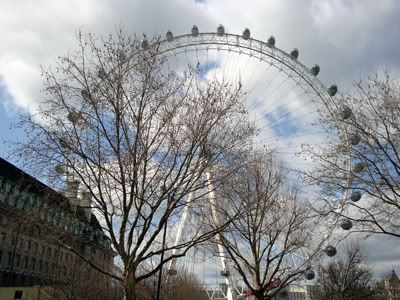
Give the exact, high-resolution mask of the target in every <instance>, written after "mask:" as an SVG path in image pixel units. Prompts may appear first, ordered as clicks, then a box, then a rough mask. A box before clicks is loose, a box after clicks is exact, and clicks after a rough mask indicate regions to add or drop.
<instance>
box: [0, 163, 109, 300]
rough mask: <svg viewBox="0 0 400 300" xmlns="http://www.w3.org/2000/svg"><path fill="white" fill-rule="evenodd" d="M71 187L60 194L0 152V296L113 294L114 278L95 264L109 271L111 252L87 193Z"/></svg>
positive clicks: (93, 296)
mask: <svg viewBox="0 0 400 300" xmlns="http://www.w3.org/2000/svg"><path fill="white" fill-rule="evenodd" d="M71 187H73V185H72V186H71V185H69V186H68V191H69V193H70V194H69V195H68V194H65V195H62V194H60V193H58V192H56V191H54V190H52V189H51V188H49V187H48V186H46V185H45V184H43V183H41V182H40V181H38V180H37V179H35V178H33V177H32V176H30V175H28V174H26V173H25V172H23V171H21V170H20V169H18V168H17V167H15V166H14V165H12V164H11V163H9V162H7V161H6V160H4V159H2V158H0V299H3V297H4V299H7V300H8V299H30V297H27V295H28V294H29V291H31V292H30V294H31V295H37V291H36V292H34V291H33V289H36V290H37V289H39V290H40V289H42V293H43V294H45V293H47V294H48V293H51V294H52V295H50V296H49V298H48V299H74V296H73V295H72V294H73V293H75V294H76V293H80V294H79V296H76V297H75V299H99V300H101V299H107V300H108V299H112V295H111V294H112V292H110V291H112V290H113V289H114V288H115V286H114V284H115V282H113V281H112V280H110V277H109V276H107V275H105V274H103V273H101V272H99V271H97V270H96V268H98V269H100V270H103V271H105V272H109V273H112V272H113V269H114V257H115V255H116V253H115V252H114V251H113V250H112V248H111V243H110V240H109V238H108V237H107V236H106V235H105V234H104V232H103V230H102V228H101V226H100V224H99V222H98V220H97V218H96V217H95V215H94V214H93V213H92V212H91V210H90V198H89V197H88V196H87V195H84V194H82V195H81V196H80V197H78V193H77V191H76V192H75V193H74V191H73V190H71ZM71 192H72V195H71ZM66 196H68V197H66ZM82 204H85V205H82ZM29 288H31V290H29ZM45 290H46V292H44V291H45ZM103 291H104V292H103ZM5 292H6V293H8V294H7V296H4V293H5ZM2 293H3V294H2ZM110 293H111V294H110ZM55 294H59V295H57V297H56V296H55ZM2 295H3V296H2ZM10 295H11V296H10ZM39 296H40V295H37V296H35V297H36V298H35V299H42V298H40V297H39ZM5 297H7V298H5ZM43 299H45V298H43ZM46 299H47V298H46Z"/></svg>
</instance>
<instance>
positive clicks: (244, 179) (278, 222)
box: [218, 149, 320, 299]
mask: <svg viewBox="0 0 400 300" xmlns="http://www.w3.org/2000/svg"><path fill="white" fill-rule="evenodd" d="M246 156H247V157H245V158H244V159H243V160H245V161H246V162H247V164H246V166H245V167H243V168H242V169H240V170H239V171H238V172H237V173H236V174H235V176H233V177H231V178H230V180H229V181H227V182H226V183H225V184H224V189H223V193H221V198H222V199H223V200H222V205H221V209H220V212H219V213H220V216H219V218H220V219H225V218H227V219H229V218H230V217H231V215H236V214H239V217H237V218H235V219H234V220H232V223H230V224H229V226H228V227H227V228H226V230H225V231H224V232H223V233H222V234H221V235H220V238H219V239H218V242H220V243H221V245H223V247H224V249H225V253H226V254H225V255H226V256H227V261H228V262H229V261H231V262H232V265H233V269H235V270H236V271H237V272H238V273H239V275H240V278H241V279H242V280H243V281H244V283H245V284H246V285H247V287H248V289H249V290H250V291H251V294H253V295H254V296H255V298H256V299H272V298H273V297H274V296H275V295H277V294H278V293H279V292H280V291H281V290H282V289H283V288H284V287H285V286H287V285H288V284H290V283H292V282H293V281H295V280H297V279H299V278H300V277H301V276H303V275H304V273H305V272H307V271H309V272H312V270H310V267H311V265H310V264H311V260H310V258H311V257H312V255H315V254H317V253H320V252H319V250H318V247H319V244H313V234H314V232H313V228H314V226H313V223H312V222H311V221H312V218H311V210H310V208H309V206H308V204H307V202H306V201H305V200H304V199H302V197H300V196H298V195H297V192H296V189H295V188H294V187H291V186H290V185H288V183H287V182H285V173H284V172H283V171H282V168H281V166H280V164H279V163H278V159H277V157H276V155H274V153H273V151H271V150H265V149H264V150H262V151H255V152H250V153H249V152H248V153H246ZM313 247H314V248H313ZM307 248H308V249H307ZM306 253H307V254H311V255H310V256H309V257H308V256H307V254H306ZM227 265H229V263H227ZM232 271H233V270H232V269H231V270H229V269H228V270H226V272H227V273H228V274H224V275H229V272H230V273H233V272H232ZM309 275H310V276H311V277H310V278H309V279H312V278H313V277H314V273H310V274H309Z"/></svg>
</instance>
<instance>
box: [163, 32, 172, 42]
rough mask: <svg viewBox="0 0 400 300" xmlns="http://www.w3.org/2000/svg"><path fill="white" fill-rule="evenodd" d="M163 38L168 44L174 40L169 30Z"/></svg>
mask: <svg viewBox="0 0 400 300" xmlns="http://www.w3.org/2000/svg"><path fill="white" fill-rule="evenodd" d="M165 37H166V38H167V41H168V42H172V41H173V40H174V35H173V34H172V32H171V31H170V30H168V31H167V34H166V35H165Z"/></svg>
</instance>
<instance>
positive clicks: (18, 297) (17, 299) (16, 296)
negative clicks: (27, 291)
mask: <svg viewBox="0 0 400 300" xmlns="http://www.w3.org/2000/svg"><path fill="white" fill-rule="evenodd" d="M22 295H23V293H22V291H15V294H14V300H21V299H22Z"/></svg>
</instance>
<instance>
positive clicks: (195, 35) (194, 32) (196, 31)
mask: <svg viewBox="0 0 400 300" xmlns="http://www.w3.org/2000/svg"><path fill="white" fill-rule="evenodd" d="M192 36H194V37H197V36H199V28H198V27H197V26H196V25H193V27H192Z"/></svg>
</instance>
